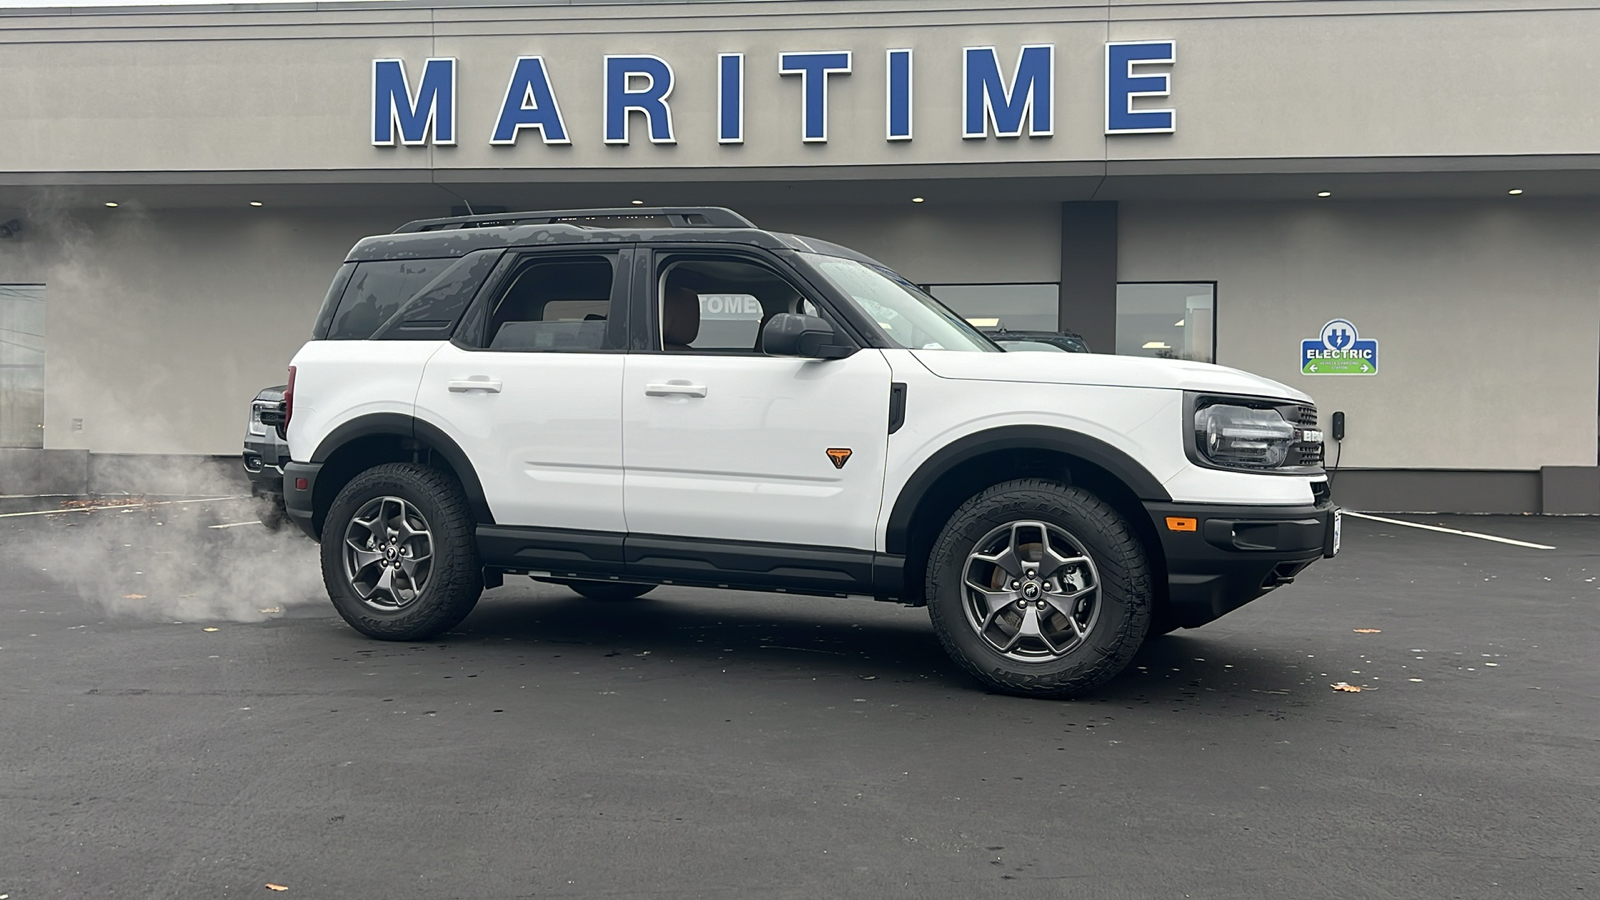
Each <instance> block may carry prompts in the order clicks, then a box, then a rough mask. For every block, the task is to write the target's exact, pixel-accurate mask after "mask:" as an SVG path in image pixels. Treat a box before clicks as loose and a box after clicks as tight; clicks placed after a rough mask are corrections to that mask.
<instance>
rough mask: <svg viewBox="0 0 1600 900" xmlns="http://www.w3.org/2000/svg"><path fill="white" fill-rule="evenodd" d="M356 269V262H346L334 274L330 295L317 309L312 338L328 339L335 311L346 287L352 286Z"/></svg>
mask: <svg viewBox="0 0 1600 900" xmlns="http://www.w3.org/2000/svg"><path fill="white" fill-rule="evenodd" d="M355 271H356V264H355V263H345V264H344V265H342V266H340V267H339V271H338V273H336V274H335V275H334V276H333V284H330V285H328V295H327V296H326V297H323V298H322V308H321V309H320V310H317V321H316V324H314V325H312V326H311V339H312V340H314V341H325V340H327V339H328V329H329V328H331V327H332V326H333V313H334V311H335V310H337V309H338V308H339V298H340V297H343V296H344V289H345V288H347V287H349V286H350V276H351V275H353V274H355Z"/></svg>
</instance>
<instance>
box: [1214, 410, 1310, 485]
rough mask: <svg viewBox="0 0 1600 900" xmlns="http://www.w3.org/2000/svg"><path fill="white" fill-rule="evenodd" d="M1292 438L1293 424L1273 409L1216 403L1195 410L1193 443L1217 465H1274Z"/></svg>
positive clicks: (1282, 460)
mask: <svg viewBox="0 0 1600 900" xmlns="http://www.w3.org/2000/svg"><path fill="white" fill-rule="evenodd" d="M1294 440H1295V427H1294V426H1293V425H1291V424H1290V423H1289V422H1288V421H1287V420H1285V419H1284V418H1283V416H1282V415H1281V414H1280V413H1279V412H1278V411H1277V410H1276V409H1251V408H1250V407H1248V406H1233V405H1230V404H1226V403H1219V404H1216V405H1214V406H1207V407H1204V408H1202V409H1199V410H1196V411H1195V414H1194V442H1195V447H1196V448H1197V449H1199V451H1200V452H1201V453H1202V454H1204V455H1205V458H1206V459H1208V460H1210V461H1211V462H1213V463H1215V464H1217V465H1219V466H1230V467H1241V468H1247V469H1275V468H1277V467H1279V466H1281V465H1283V464H1284V463H1285V462H1286V461H1287V460H1288V459H1289V447H1290V446H1291V445H1292V444H1293V443H1294Z"/></svg>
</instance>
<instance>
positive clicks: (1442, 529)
mask: <svg viewBox="0 0 1600 900" xmlns="http://www.w3.org/2000/svg"><path fill="white" fill-rule="evenodd" d="M1344 514H1345V515H1347V516H1353V517H1355V518H1357V519H1370V520H1372V521H1374V522H1384V523H1387V524H1389V525H1404V526H1406V527H1407V528H1421V529H1422V530H1424V531H1438V532H1442V533H1444V534H1459V535H1461V536H1462V537H1470V538H1477V539H1478V540H1480V541H1494V542H1495V543H1497V544H1510V545H1512V546H1513V547H1527V548H1528V549H1529V550H1554V549H1556V548H1554V547H1551V546H1550V545H1548V544H1534V543H1529V542H1528V541H1517V540H1512V539H1511V538H1504V537H1498V536H1496V535H1492V534H1480V533H1478V532H1476V531H1462V530H1461V529H1459V528H1446V527H1444V526H1443V525H1424V524H1422V523H1421V522H1403V521H1401V520H1399V519H1386V518H1384V517H1383V516H1375V515H1372V514H1371V513H1358V512H1351V511H1350V510H1348V509H1347V510H1345V511H1344Z"/></svg>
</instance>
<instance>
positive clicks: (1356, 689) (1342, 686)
mask: <svg viewBox="0 0 1600 900" xmlns="http://www.w3.org/2000/svg"><path fill="white" fill-rule="evenodd" d="M1328 687H1331V688H1333V689H1334V690H1336V691H1347V692H1349V693H1352V694H1359V693H1361V686H1360V685H1358V684H1348V683H1346V682H1343V681H1341V682H1339V683H1337V684H1330V685H1328Z"/></svg>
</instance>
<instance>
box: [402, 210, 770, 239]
mask: <svg viewBox="0 0 1600 900" xmlns="http://www.w3.org/2000/svg"><path fill="white" fill-rule="evenodd" d="M555 223H560V224H565V225H588V226H591V227H599V228H754V227H756V226H755V223H754V222H751V221H750V220H749V219H746V218H745V217H744V216H741V215H739V214H738V213H736V212H734V211H733V210H731V209H723V208H722V207H720V206H623V207H619V208H616V209H547V210H542V211H539V212H508V213H492V214H489V215H483V216H452V217H450V218H448V219H418V220H417V221H415V222H407V223H406V224H404V225H401V226H400V227H399V228H397V229H395V232H394V233H395V234H416V233H417V232H422V231H451V230H455V229H460V228H501V227H505V226H508V225H550V224H555Z"/></svg>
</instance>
